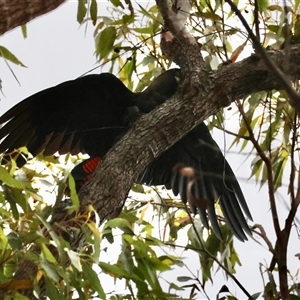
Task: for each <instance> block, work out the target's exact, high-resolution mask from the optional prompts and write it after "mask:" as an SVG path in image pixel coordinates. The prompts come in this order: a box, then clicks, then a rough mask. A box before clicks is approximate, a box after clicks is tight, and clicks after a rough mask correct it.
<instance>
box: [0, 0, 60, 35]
mask: <svg viewBox="0 0 300 300" xmlns="http://www.w3.org/2000/svg"><path fill="white" fill-rule="evenodd" d="M65 1H66V0H0V16H1V18H0V35H2V34H4V33H5V32H7V31H9V30H12V29H13V28H15V27H17V26H20V25H24V24H26V23H28V22H29V21H30V20H32V19H34V18H36V17H38V16H41V15H43V14H45V13H47V12H50V11H52V10H54V9H55V8H57V7H58V6H59V5H61V4H62V3H64V2H65Z"/></svg>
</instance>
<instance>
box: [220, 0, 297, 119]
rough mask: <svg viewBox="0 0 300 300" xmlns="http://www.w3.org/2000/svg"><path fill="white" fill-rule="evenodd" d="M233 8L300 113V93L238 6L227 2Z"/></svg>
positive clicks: (229, 1) (256, 47)
mask: <svg viewBox="0 0 300 300" xmlns="http://www.w3.org/2000/svg"><path fill="white" fill-rule="evenodd" d="M225 1H226V2H227V3H228V4H229V5H230V7H231V9H232V10H233V11H234V12H235V14H236V15H237V16H238V18H239V19H240V21H241V22H242V24H243V26H244V27H245V29H246V30H247V32H248V34H249V37H250V38H251V40H252V42H253V44H254V48H255V50H256V51H257V52H258V53H259V54H260V55H261V57H262V59H263V60H264V62H265V64H266V66H267V67H268V68H269V70H270V72H272V74H274V76H276V77H277V80H278V81H279V82H280V84H281V85H282V87H283V88H284V89H285V90H286V92H287V94H288V96H289V98H290V104H291V106H293V107H294V108H295V109H296V110H297V112H298V113H300V96H299V95H298V93H297V92H296V91H295V90H294V89H293V87H292V86H291V84H290V82H289V80H287V79H286V75H285V74H284V73H283V72H282V71H281V70H280V69H279V68H278V67H277V66H276V65H275V64H274V63H273V62H272V61H271V60H270V58H269V56H268V54H267V52H266V50H265V49H264V48H263V47H262V46H261V44H260V42H259V41H258V39H257V38H256V36H255V35H254V33H253V31H252V30H251V28H250V27H249V25H248V23H247V21H246V20H245V18H244V17H243V15H242V14H241V12H240V11H239V9H238V8H237V7H236V5H235V4H234V3H233V2H232V1H231V0H225Z"/></svg>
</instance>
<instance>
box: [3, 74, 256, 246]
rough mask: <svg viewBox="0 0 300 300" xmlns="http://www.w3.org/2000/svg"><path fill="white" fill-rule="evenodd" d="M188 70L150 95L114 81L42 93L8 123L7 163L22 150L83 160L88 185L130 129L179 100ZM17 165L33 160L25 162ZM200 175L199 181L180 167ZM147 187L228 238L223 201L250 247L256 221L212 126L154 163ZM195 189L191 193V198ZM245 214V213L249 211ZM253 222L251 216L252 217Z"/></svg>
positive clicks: (79, 173) (153, 87) (100, 78)
mask: <svg viewBox="0 0 300 300" xmlns="http://www.w3.org/2000/svg"><path fill="white" fill-rule="evenodd" d="M179 81H180V70H179V69H171V70H169V71H167V72H165V73H163V74H161V75H160V76H158V77H157V78H156V79H155V80H154V81H153V82H152V83H151V84H150V85H149V87H148V88H147V89H146V90H145V91H144V92H142V93H139V94H138V93H133V92H131V91H130V90H129V89H127V87H125V85H124V84H123V83H122V82H121V81H120V80H119V79H118V78H117V77H115V76H114V75H112V74H109V73H102V74H100V75H88V76H84V77H81V78H78V79H75V80H72V81H67V82H64V83H62V84H59V85H57V86H55V87H51V88H49V89H46V90H43V91H41V92H39V93H36V94H34V95H32V96H30V97H28V98H27V99H25V100H23V101H21V102H20V103H19V104H17V105H16V106H14V107H13V108H11V109H10V110H9V111H7V112H6V113H5V114H4V115H3V116H1V117H0V124H4V126H3V127H2V128H1V129H0V140H1V139H2V141H1V143H0V153H4V155H3V159H2V161H3V162H5V161H6V160H7V159H8V156H9V155H10V154H11V155H12V156H14V153H15V152H14V151H15V150H16V149H18V148H19V147H22V146H26V147H27V149H28V151H29V152H30V153H31V154H32V155H33V156H36V155H37V154H39V153H40V152H43V154H44V155H45V156H48V155H53V154H54V153H56V152H58V153H60V154H65V153H68V152H69V153H71V154H77V153H79V152H82V153H87V154H89V155H90V157H91V158H90V159H89V160H88V161H87V162H83V163H81V164H80V165H78V166H77V167H75V168H74V170H73V171H72V174H73V176H74V178H75V180H76V181H77V183H78V186H79V185H80V182H82V181H83V180H84V178H86V176H88V174H90V173H92V172H93V171H94V169H95V167H96V166H97V164H98V162H99V161H100V159H102V158H103V157H104V156H105V154H106V153H107V152H108V151H109V150H110V149H111V148H112V147H113V145H114V144H115V142H116V141H117V140H119V139H120V138H121V137H122V136H123V134H124V133H125V132H126V131H127V130H128V129H129V126H130V123H131V122H133V121H134V120H135V119H136V118H137V117H138V114H141V113H148V112H150V111H151V110H152V109H153V108H155V107H156V106H158V105H160V104H161V103H163V102H165V101H166V100H167V99H168V98H170V97H171V96H172V95H174V94H175V93H176V90H177V87H178V83H179ZM16 161H17V164H18V165H19V166H22V165H23V164H24V163H25V162H26V160H25V159H24V158H23V157H21V156H19V157H17V158H16ZM180 165H181V166H184V167H190V168H192V169H193V170H194V172H195V174H194V176H193V179H192V180H193V182H192V187H190V185H189V184H190V183H191V178H188V176H186V175H185V174H184V172H182V168H181V167H179V166H180ZM139 180H140V182H141V183H145V184H148V185H165V186H166V187H167V188H172V190H173V192H174V194H175V195H177V194H180V196H181V198H182V200H183V201H184V202H186V201H188V202H189V204H190V207H191V209H192V211H193V212H194V213H199V214H200V218H201V220H202V222H203V224H204V226H206V227H208V226H209V224H208V220H210V222H211V225H212V229H213V230H214V232H215V233H216V235H217V236H218V237H219V238H222V235H221V232H220V228H219V225H218V221H217V217H216V213H215V208H214V204H215V201H217V200H219V204H220V207H221V209H222V211H223V214H224V217H225V220H226V222H227V223H228V225H229V227H230V229H231V230H232V232H233V233H234V235H235V236H236V237H237V238H238V239H240V240H242V241H244V240H246V239H247V237H246V235H245V233H248V234H251V232H250V229H249V227H248V225H247V222H246V219H245V215H246V216H247V217H248V218H249V219H251V220H252V218H251V214H250V211H249V209H248V206H247V204H246V201H245V199H244V196H243V193H242V191H241V189H240V186H239V184H238V181H237V179H236V177H235V175H234V173H233V171H232V169H231V168H230V166H229V164H228V163H227V161H226V159H225V158H224V156H223V154H222V152H221V150H220V148H219V147H218V145H217V144H216V143H215V141H214V140H213V139H212V137H211V135H210V133H209V132H208V129H207V127H206V125H205V124H204V123H201V124H199V125H198V126H196V127H195V128H194V129H193V130H192V131H191V132H189V133H188V134H187V135H186V136H185V137H183V138H182V139H181V140H179V141H178V142H177V143H175V144H174V145H173V146H172V147H171V148H169V149H168V150H167V151H165V152H164V153H163V154H162V155H160V156H159V157H158V158H156V159H155V160H154V161H153V162H151V163H150V164H149V165H148V166H147V167H146V169H145V170H144V171H143V172H142V174H140V177H139ZM188 187H190V192H188V190H189V189H188ZM241 207H242V209H243V211H242V209H241ZM244 214H245V215H244Z"/></svg>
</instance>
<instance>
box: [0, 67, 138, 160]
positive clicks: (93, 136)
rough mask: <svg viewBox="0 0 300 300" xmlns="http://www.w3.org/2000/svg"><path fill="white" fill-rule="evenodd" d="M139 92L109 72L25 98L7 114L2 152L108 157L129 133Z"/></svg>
mask: <svg viewBox="0 0 300 300" xmlns="http://www.w3.org/2000/svg"><path fill="white" fill-rule="evenodd" d="M134 98H135V94H134V93H132V92H131V91H129V90H128V89H127V88H126V87H125V86H124V84H123V83H122V82H121V81H120V80H119V79H118V78H116V77H115V76H114V75H112V74H109V73H103V74H100V75H88V76H85V77H81V78H78V79H76V80H72V81H67V82H64V83H62V84H60V85H57V86H55V87H52V88H49V89H46V90H44V91H41V92H39V93H37V94H34V95H32V96H30V97H28V98H27V99H25V100H23V101H22V102H20V103H19V104H17V105H16V106H14V107H13V108H12V109H10V110H9V111H8V112H6V113H5V114H4V115H3V116H1V117H0V124H3V123H5V122H7V123H6V124H5V125H4V126H3V127H2V128H1V129H0V140H1V139H3V140H2V142H1V144H0V153H6V154H9V153H11V152H13V151H14V150H15V149H17V148H19V147H22V146H27V148H28V150H29V152H30V153H31V154H32V155H33V156H36V155H37V154H39V153H40V152H43V153H44V155H45V156H47V155H52V154H54V153H55V152H57V151H58V152H59V153H60V154H64V153H67V152H70V153H71V154H77V153H79V152H82V153H88V154H89V155H92V156H93V155H100V156H103V155H104V154H106V152H107V151H108V150H109V149H110V148H111V147H112V145H113V144H114V142H115V140H116V138H117V137H118V136H120V135H121V134H123V133H124V132H125V131H126V130H127V128H124V124H123V121H122V120H123V116H124V114H126V113H127V108H128V107H130V106H132V105H133V104H134V103H133V101H134Z"/></svg>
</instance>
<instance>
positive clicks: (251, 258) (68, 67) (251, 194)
mask: <svg viewBox="0 0 300 300" xmlns="http://www.w3.org/2000/svg"><path fill="white" fill-rule="evenodd" d="M98 5H99V7H100V11H101V14H105V13H106V5H107V2H101V3H100V2H99V3H98ZM100 5H101V6H100ZM76 12H77V1H70V2H68V3H66V4H64V5H62V6H61V7H59V8H58V9H57V10H55V11H54V12H52V13H49V14H47V15H46V16H42V17H39V18H37V19H35V20H34V21H32V22H30V23H29V24H28V25H27V30H28V38H27V39H26V40H24V39H23V37H22V33H21V30H20V28H17V29H14V30H13V31H11V32H9V33H6V34H5V35H4V36H2V37H0V45H2V46H5V47H7V48H8V49H9V50H10V51H11V52H13V53H14V54H15V55H16V56H17V57H18V58H19V59H20V60H21V61H22V62H23V63H24V64H25V65H26V66H27V68H21V67H16V66H14V65H12V64H10V66H11V67H12V69H13V70H14V72H15V74H16V76H17V78H18V80H19V81H20V83H21V86H19V84H18V83H17V82H16V80H15V79H14V77H13V76H12V74H11V72H10V71H9V70H8V68H7V66H6V64H5V63H4V61H3V60H0V78H1V79H2V87H3V93H4V95H5V96H3V95H0V98H1V101H0V114H3V113H4V112H5V111H6V110H7V109H8V108H10V107H11V106H13V105H14V104H16V103H17V102H19V101H20V100H22V99H24V98H26V97H28V96H29V95H31V94H34V93H36V92H38V91H40V90H42V89H45V88H47V87H50V86H53V85H56V84H59V83H61V82H63V81H66V80H70V79H74V78H76V77H78V76H80V75H82V74H83V73H85V72H87V71H89V70H90V69H92V68H93V67H95V66H96V59H95V56H94V40H93V28H92V25H91V24H89V26H88V28H87V31H86V30H85V28H84V27H82V28H80V27H79V25H78V23H77V22H76ZM95 72H99V71H98V70H96V71H95ZM235 124H237V122H236V120H231V121H230V122H228V128H229V129H232V128H233V130H234V127H235V126H236V125H235ZM213 133H214V137H215V138H216V140H217V141H218V143H219V145H220V147H221V148H222V149H224V144H225V143H226V147H229V146H230V143H231V139H230V137H228V136H226V138H225V142H224V136H223V134H220V133H218V132H217V131H216V130H215V131H214V132H213ZM226 147H225V148H226ZM237 152H238V149H234V148H233V149H231V150H230V152H229V153H227V154H226V158H227V159H228V161H229V163H230V164H231V166H232V168H233V170H234V171H235V172H236V175H237V177H238V178H239V179H240V184H241V187H242V190H243V192H244V194H245V198H246V200H247V202H248V205H249V207H250V210H251V212H252V216H253V218H254V220H255V223H260V224H263V225H264V226H265V227H266V228H268V229H267V233H268V235H270V236H271V237H272V238H271V240H274V230H273V229H272V226H270V224H272V221H271V213H270V211H269V204H268V194H267V190H266V188H263V189H261V190H260V191H259V187H257V186H255V185H254V184H253V183H252V181H246V180H245V179H246V178H248V177H249V174H250V171H249V162H250V160H249V161H247V163H244V160H245V158H246V157H245V155H242V154H237ZM286 190H287V189H282V190H281V197H283V199H284V201H282V200H281V198H280V197H278V199H279V200H280V201H279V205H278V210H279V213H280V216H281V223H282V224H283V222H284V217H285V216H286V215H287V213H288V211H287V209H286V206H288V205H289V198H288V196H287V195H286ZM284 202H285V204H284ZM285 205H286V206H285ZM291 240H292V244H291V245H290V247H289V264H288V268H290V269H291V273H292V274H294V273H295V271H296V270H297V268H299V261H298V260H296V259H295V258H294V255H295V254H296V253H297V252H298V251H299V249H300V247H299V245H300V243H299V239H298V237H297V235H296V234H295V232H293V234H292V236H291ZM235 245H236V248H237V250H238V253H239V255H240V259H241V261H242V263H243V266H242V267H241V268H238V269H237V274H236V277H237V278H238V279H239V280H240V282H241V283H242V284H243V285H244V287H245V288H246V289H248V291H249V292H250V293H251V294H253V293H255V292H258V291H260V290H262V288H263V285H262V280H261V275H260V271H259V263H263V264H265V263H266V262H267V263H269V261H270V257H271V256H270V254H269V253H268V251H267V250H266V249H264V248H263V247H261V246H259V245H258V244H257V243H255V242H254V241H252V240H250V241H249V242H246V243H241V242H239V241H236V244H235ZM190 262H191V264H190V267H191V268H192V269H194V271H195V273H196V270H197V269H198V268H199V266H198V259H196V260H194V258H190ZM195 262H196V263H195ZM182 275H183V271H182V270H181V269H180V270H179V271H177V270H174V271H173V274H172V276H171V277H172V278H173V279H171V278H170V279H169V280H170V281H172V280H173V281H174V278H176V276H182ZM186 275H189V274H188V273H187V274H186ZM223 283H225V281H224V278H223V276H222V275H218V276H216V278H215V279H214V284H215V286H214V288H211V287H210V285H209V284H208V285H207V290H208V291H209V295H210V296H211V297H212V299H213V298H214V297H215V295H216V292H217V291H218V290H219V289H220V288H221V286H222V285H223ZM102 284H103V285H104V286H105V283H103V282H102ZM230 287H233V288H232V289H231V291H233V292H234V295H235V296H237V297H238V298H239V299H243V298H245V297H244V295H243V293H242V292H241V291H240V290H239V289H238V288H237V287H235V286H234V285H232V284H230ZM199 299H200V298H199Z"/></svg>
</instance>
